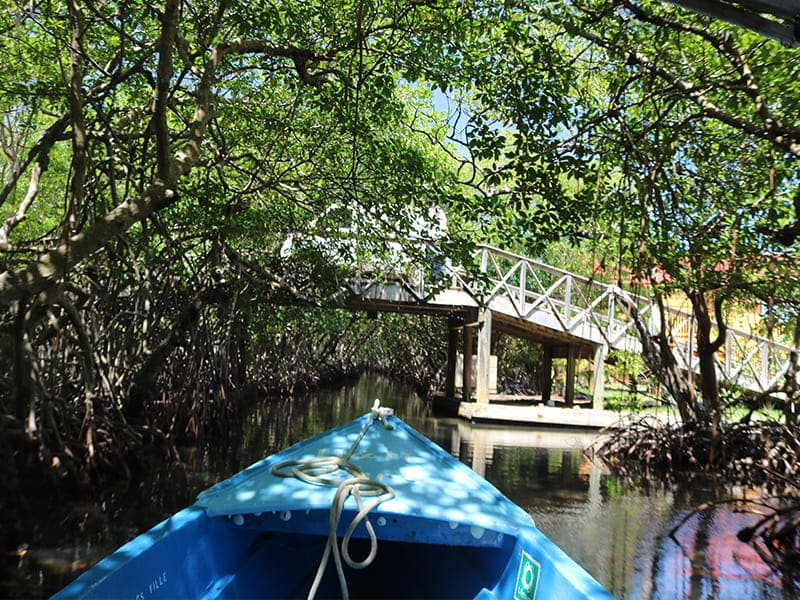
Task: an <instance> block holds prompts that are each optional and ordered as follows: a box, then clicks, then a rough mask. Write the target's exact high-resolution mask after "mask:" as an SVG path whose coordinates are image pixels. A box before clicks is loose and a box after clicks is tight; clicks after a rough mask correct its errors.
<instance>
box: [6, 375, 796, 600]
mask: <svg viewBox="0 0 800 600" xmlns="http://www.w3.org/2000/svg"><path fill="white" fill-rule="evenodd" d="M375 398H380V400H381V404H382V405H384V406H391V407H393V408H394V409H395V412H396V414H397V415H398V416H400V417H401V418H402V419H404V420H405V421H406V422H407V423H408V424H410V425H411V426H413V427H415V428H416V429H418V430H419V431H421V432H422V433H424V434H425V435H426V436H428V437H429V438H431V439H433V440H434V441H435V442H437V443H438V444H440V445H441V446H442V447H444V448H445V449H446V450H448V451H450V452H451V453H452V454H453V455H455V456H457V457H458V458H459V459H461V460H462V461H463V462H465V463H466V464H468V465H470V466H471V467H472V468H473V469H474V470H475V471H477V472H478V473H480V474H481V475H483V476H485V477H486V478H487V479H488V480H489V481H491V482H492V483H494V484H495V485H496V486H497V487H498V488H500V490H501V491H503V492H504V493H505V494H506V495H507V496H509V497H510V498H511V499H512V500H514V501H515V502H516V503H517V504H519V505H520V506H522V507H523V508H525V509H526V510H527V511H528V512H529V513H530V514H531V515H532V516H533V518H534V519H535V521H536V523H537V525H538V526H539V528H540V529H541V530H542V531H543V532H544V533H545V534H546V535H548V536H549V537H550V538H551V539H552V540H553V541H554V542H555V543H556V544H558V545H559V546H560V547H561V548H563V549H564V550H565V551H566V552H567V553H568V554H569V555H570V556H572V557H573V558H575V559H576V560H577V561H578V562H579V563H581V564H582V565H583V566H584V567H585V568H586V569H587V570H588V571H589V572H591V573H592V574H593V575H594V576H595V577H596V578H597V579H598V580H599V581H600V582H601V583H603V584H604V585H605V586H606V587H607V588H608V589H609V591H611V593H612V594H614V596H616V597H617V598H621V599H622V598H630V599H639V598H650V599H663V600H667V599H684V598H687V599H712V598H714V599H728V598H729V599H736V600H738V599H751V598H753V599H756V598H757V599H773V598H774V599H779V598H790V599H794V598H800V591H798V590H799V589H800V588H799V587H798V583H797V582H793V581H783V580H782V579H781V578H780V577H779V576H778V575H776V574H774V573H773V572H772V571H770V569H769V568H768V567H767V566H766V565H765V564H764V563H763V562H762V561H761V559H760V558H759V557H758V555H757V554H756V553H755V551H754V550H752V548H751V547H750V546H749V545H747V544H744V543H742V542H740V541H739V540H738V539H737V538H736V532H737V531H738V530H739V529H741V528H743V527H745V526H747V525H748V524H749V523H751V522H752V519H753V518H752V517H751V516H750V515H747V514H744V513H742V512H734V511H733V510H731V508H730V507H727V506H719V507H717V508H714V509H710V510H707V511H705V512H703V513H701V514H699V515H697V516H695V517H692V518H690V519H688V520H687V521H686V523H685V524H684V525H683V526H682V527H681V528H680V529H679V530H678V531H677V532H676V533H675V535H674V536H673V537H670V536H669V532H670V531H671V530H672V529H673V528H674V527H675V526H676V525H677V524H678V523H679V522H680V521H681V520H682V519H684V518H685V517H686V516H687V515H688V514H689V512H690V510H691V507H692V506H696V505H699V504H700V503H702V502H705V501H708V500H713V499H715V498H716V494H715V491H714V490H713V489H709V490H704V489H702V488H698V487H695V488H694V489H693V490H691V492H687V491H677V490H670V491H664V490H660V491H649V492H648V491H644V490H639V489H632V488H631V487H629V486H626V485H624V484H622V483H621V482H619V481H618V480H617V479H615V478H613V477H610V476H608V475H604V474H602V473H601V472H600V470H599V469H598V468H596V467H595V466H593V465H592V464H591V463H590V462H589V461H587V460H586V459H585V458H584V455H583V449H584V447H586V446H587V445H588V444H590V443H591V442H592V440H593V439H594V438H593V435H592V434H588V433H582V432H580V431H574V430H556V429H544V430H542V429H529V428H525V429H523V428H499V427H490V426H478V425H470V424H469V423H467V422H464V421H461V420H458V419H447V418H438V417H435V416H433V415H432V414H431V411H430V408H429V407H428V406H427V405H426V404H425V403H424V402H422V401H421V400H420V399H419V398H418V397H416V396H415V395H414V394H412V393H410V392H409V391H408V390H407V389H405V388H403V387H402V386H398V385H395V384H392V383H391V382H389V381H388V380H386V379H383V378H379V377H374V376H366V377H363V378H361V379H360V380H359V381H358V382H357V383H356V384H355V385H352V386H347V387H343V388H340V389H337V390H327V391H324V392H320V393H317V394H315V395H314V396H313V397H308V398H298V399H294V400H292V401H286V402H272V403H265V404H263V405H261V406H259V407H258V408H256V409H255V410H254V411H253V412H252V413H251V415H250V416H249V418H248V420H247V421H246V423H245V424H244V426H243V427H242V430H241V431H239V432H236V434H235V435H234V436H233V438H234V439H233V440H232V441H231V442H230V443H228V444H225V445H220V444H216V445H214V446H212V447H210V448H208V449H206V450H205V451H204V452H202V453H200V452H191V451H189V450H187V451H186V453H185V460H184V462H183V464H181V465H179V466H177V467H171V468H169V469H166V470H164V471H163V472H159V473H153V474H152V476H151V477H150V478H148V479H147V480H145V481H140V482H137V483H134V484H129V485H126V486H121V487H119V488H116V489H108V490H104V491H103V492H102V493H101V494H100V495H98V497H97V498H94V499H91V500H90V501H86V502H81V503H71V504H65V503H60V502H59V501H58V500H57V499H53V501H52V506H51V507H50V510H47V509H44V510H43V509H39V510H40V516H41V518H39V519H36V520H35V525H34V526H32V527H31V530H30V531H28V532H27V533H26V537H25V540H26V541H24V542H23V543H22V544H21V545H20V546H19V548H18V549H17V550H16V551H15V552H13V551H12V552H10V553H8V554H7V555H6V556H5V557H4V558H5V561H4V564H5V565H6V572H7V574H6V575H5V576H4V578H3V580H2V581H0V595H2V596H7V597H42V596H47V595H49V594H50V593H52V592H54V591H56V590H58V589H59V588H60V587H62V586H63V585H65V584H66V583H68V582H69V581H70V580H71V579H73V578H74V577H75V576H77V574H78V573H79V572H80V570H81V569H83V568H85V567H86V566H87V565H89V564H91V563H92V562H94V561H95V560H97V559H98V558H100V557H102V556H104V555H105V554H107V553H108V552H110V551H112V550H113V549H114V548H116V547H117V546H119V545H121V544H122V543H124V542H125V541H127V540H128V539H130V538H131V537H133V536H135V535H137V534H138V533H141V532H142V531H144V530H146V529H148V528H149V527H151V526H152V525H154V524H155V523H157V522H158V521H160V520H161V519H163V518H165V517H166V516H168V515H170V514H172V513H173V512H175V511H176V510H178V509H180V508H182V507H184V506H186V505H188V504H190V503H192V502H193V500H194V497H195V495H196V494H197V493H198V492H199V491H201V490H203V489H205V488H207V487H209V486H210V485H212V484H213V483H215V482H216V481H219V480H220V479H223V478H225V477H227V476H229V475H231V474H233V473H235V472H236V471H238V470H241V469H242V468H244V467H246V466H247V465H249V464H251V463H253V462H255V461H256V460H259V459H261V458H263V457H264V456H266V455H269V454H272V453H273V452H275V451H277V450H280V449H282V448H285V447H286V446H288V445H290V444H292V443H294V442H297V441H299V440H301V439H304V438H306V437H308V436H310V435H313V434H316V433H320V432H322V431H324V430H326V429H329V428H330V427H332V426H335V425H338V424H341V423H343V422H346V421H348V420H350V419H352V418H355V417H357V416H360V415H362V414H364V413H365V412H367V411H368V410H369V408H370V406H371V405H372V402H373V400H374V399H375ZM0 574H2V572H0Z"/></svg>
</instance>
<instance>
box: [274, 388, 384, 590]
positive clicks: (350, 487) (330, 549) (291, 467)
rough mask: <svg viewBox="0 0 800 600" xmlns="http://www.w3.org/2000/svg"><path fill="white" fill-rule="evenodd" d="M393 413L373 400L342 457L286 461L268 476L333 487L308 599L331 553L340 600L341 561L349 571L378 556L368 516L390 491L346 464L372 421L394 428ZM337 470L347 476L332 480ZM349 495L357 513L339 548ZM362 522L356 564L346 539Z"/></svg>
mask: <svg viewBox="0 0 800 600" xmlns="http://www.w3.org/2000/svg"><path fill="white" fill-rule="evenodd" d="M393 414H394V411H393V410H392V409H391V408H387V407H382V406H380V400H378V399H377V398H376V399H375V402H374V404H373V405H372V409H371V410H370V412H369V414H368V416H367V420H366V421H365V422H364V426H363V427H362V428H361V431H360V432H359V434H358V436H357V437H356V439H355V441H354V442H353V443H352V444H351V446H350V448H349V449H348V451H347V452H346V453H345V455H344V456H319V457H315V458H310V459H307V460H288V461H285V462H282V463H279V464H277V465H275V466H273V467H272V474H273V475H275V476H277V477H294V478H296V479H299V480H300V481H304V482H305V483H309V484H312V485H327V486H331V487H332V486H336V493H335V494H334V495H333V501H332V502H331V510H330V514H329V517H328V525H329V527H328V541H327V543H326V544H325V550H324V551H323V553H322V560H321V561H320V563H319V567H318V568H317V574H316V575H315V577H314V582H313V583H312V584H311V589H310V590H309V592H308V600H312V599H313V598H314V597H315V596H316V593H317V590H318V588H319V586H320V583H321V582H322V577H323V575H324V574H325V568H326V567H327V565H328V559H329V558H330V555H331V554H333V562H334V564H335V566H336V574H337V575H338V577H339V586H340V587H341V591H342V598H343V600H348V598H349V593H348V591H347V581H346V579H345V575H344V568H343V566H342V559H344V562H345V563H347V565H348V566H349V567H350V568H352V569H364V568H366V567H368V566H369V565H371V564H372V561H374V560H375V557H376V556H377V554H378V536H377V535H376V534H375V529H374V528H373V527H372V523H371V522H370V520H369V518H368V515H369V512H370V511H371V510H372V509H374V508H375V507H376V506H378V505H379V504H380V503H381V502H385V501H386V500H390V499H391V498H394V495H395V494H394V490H393V489H392V488H391V486H388V485H386V484H384V483H381V482H379V481H374V480H372V479H370V478H369V477H368V476H367V474H366V473H365V472H364V471H362V470H361V469H360V468H359V467H358V465H356V464H355V463H353V462H351V461H350V457H351V456H352V455H353V453H354V452H355V451H356V448H357V447H358V444H359V443H360V442H361V440H362V438H363V437H364V435H365V434H366V433H367V430H368V429H369V427H370V425H372V423H373V422H374V421H381V423H383V426H384V427H385V428H386V429H394V427H393V426H392V424H391V423H389V421H388V419H387V417H389V416H391V415H393ZM340 471H344V472H345V473H346V474H347V475H348V477H346V478H345V479H342V478H341V477H339V478H336V477H333V475H334V474H336V473H337V472H340ZM350 496H353V497H354V498H355V500H356V504H357V506H358V513H356V515H355V517H353V520H352V521H350V524H349V525H348V526H347V529H346V530H345V533H344V536H343V537H342V543H341V547H340V546H339V544H338V543H337V537H336V531H337V530H338V529H339V522H340V521H341V518H342V512H343V511H344V505H345V502H347V499H348V498H349V497H350ZM363 498H374V500H373V501H372V502H370V503H369V504H366V505H365V504H364V502H363ZM362 523H363V524H364V527H365V528H366V530H367V535H368V536H369V541H370V549H369V553H368V554H367V556H366V558H364V559H363V560H360V561H357V560H353V558H352V557H351V556H350V539H351V538H352V536H353V533H354V532H355V530H356V528H357V527H358V526H359V525H360V524H362Z"/></svg>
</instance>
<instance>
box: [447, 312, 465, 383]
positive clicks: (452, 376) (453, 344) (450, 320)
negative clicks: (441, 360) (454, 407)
mask: <svg viewBox="0 0 800 600" xmlns="http://www.w3.org/2000/svg"><path fill="white" fill-rule="evenodd" d="M460 324H461V321H460V320H459V319H458V317H455V316H453V315H450V316H448V317H447V374H446V376H445V380H444V395H445V397H446V398H455V397H456V360H457V359H456V356H457V355H458V327H459V325H460Z"/></svg>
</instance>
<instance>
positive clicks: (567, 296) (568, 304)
mask: <svg viewBox="0 0 800 600" xmlns="http://www.w3.org/2000/svg"><path fill="white" fill-rule="evenodd" d="M564 322H565V323H566V324H567V327H568V328H569V327H572V275H568V276H567V291H566V292H565V293H564Z"/></svg>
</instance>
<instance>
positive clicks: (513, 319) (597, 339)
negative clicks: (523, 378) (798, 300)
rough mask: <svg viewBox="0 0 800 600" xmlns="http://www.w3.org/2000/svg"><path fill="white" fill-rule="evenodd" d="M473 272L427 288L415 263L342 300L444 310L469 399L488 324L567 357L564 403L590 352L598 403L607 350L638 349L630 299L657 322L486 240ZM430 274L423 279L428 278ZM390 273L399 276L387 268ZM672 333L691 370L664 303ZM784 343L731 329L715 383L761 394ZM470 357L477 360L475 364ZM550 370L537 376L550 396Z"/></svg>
mask: <svg viewBox="0 0 800 600" xmlns="http://www.w3.org/2000/svg"><path fill="white" fill-rule="evenodd" d="M477 252H478V256H477V258H478V259H479V263H478V264H479V265H480V267H479V272H477V273H467V272H465V271H464V269H460V268H445V269H444V273H443V275H442V274H440V276H443V277H444V280H443V281H440V282H439V285H436V286H434V285H433V283H432V281H431V275H433V274H434V273H433V271H434V269H431V268H430V267H428V268H426V269H423V268H420V269H413V270H411V271H414V273H413V275H411V276H406V277H402V278H400V279H390V278H386V280H383V279H381V280H379V279H378V278H376V277H374V276H365V275H361V276H358V277H356V278H355V279H354V280H353V281H352V282H351V284H350V286H349V292H350V297H349V299H348V306H349V307H350V308H353V309H362V310H372V311H378V310H385V311H395V312H419V313H430V314H442V315H447V316H448V318H449V324H450V340H449V346H448V348H449V349H448V365H449V368H448V376H447V382H446V395H448V396H449V397H455V389H456V379H457V375H460V380H461V381H462V382H463V385H462V394H463V397H464V399H465V400H469V399H471V398H472V397H473V394H472V390H471V389H470V387H471V386H470V381H471V379H472V377H473V372H474V374H475V377H474V381H475V393H474V397H475V399H476V400H477V401H478V402H479V403H485V402H488V401H489V393H490V389H489V381H490V377H489V376H490V365H491V360H490V359H491V357H490V349H489V348H490V343H491V336H492V331H493V330H494V331H497V332H499V333H507V334H510V335H514V336H517V337H520V338H525V339H529V340H531V341H534V342H537V343H540V344H542V346H543V348H544V352H543V361H544V364H543V369H542V371H543V372H544V373H550V372H551V370H552V360H553V358H557V357H558V358H566V359H567V360H566V370H567V373H566V383H565V392H564V397H565V399H566V403H567V405H568V406H571V405H572V403H573V400H574V398H575V363H576V360H577V359H579V358H588V359H590V360H591V361H592V362H593V364H594V370H593V373H594V375H593V396H594V401H593V406H594V408H602V396H603V379H604V378H603V363H604V360H605V358H606V357H607V356H608V351H609V349H621V350H626V351H629V352H635V353H640V352H641V342H640V339H639V337H638V335H637V330H636V327H635V324H634V321H633V319H632V317H631V311H630V309H629V307H630V306H636V307H637V309H638V312H639V314H640V315H641V316H642V318H644V319H646V320H647V324H648V326H649V327H650V331H652V332H655V331H657V329H658V327H659V324H660V323H659V319H660V315H659V312H658V309H657V307H655V305H654V303H653V302H652V301H651V300H650V299H648V298H645V297H643V296H638V295H634V294H630V293H628V292H626V291H624V290H622V289H621V288H619V287H617V286H614V285H608V284H603V283H599V282H596V281H593V280H590V279H587V278H585V277H581V276H579V275H575V274H573V273H569V272H566V271H563V270H561V269H558V268H556V267H552V266H549V265H546V264H543V263H540V262H537V261H534V260H531V259H527V258H524V257H522V256H518V255H515V254H511V253H509V252H504V251H502V250H498V249H496V248H491V247H488V246H480V247H478V249H477ZM426 274H427V277H426ZM393 277H396V275H393ZM666 311H667V312H666V318H667V319H669V329H670V331H671V332H672V336H673V338H674V344H673V352H674V355H675V358H676V360H677V362H678V365H680V366H681V367H683V369H684V370H685V371H686V372H687V373H695V372H696V371H697V368H698V361H697V356H696V352H695V348H694V338H695V335H694V327H695V321H694V318H693V317H692V315H690V314H688V313H685V312H681V311H678V310H674V309H670V308H667V309H666ZM459 332H463V347H464V348H465V349H472V347H473V332H476V333H477V335H475V336H474V337H476V338H477V344H476V349H475V351H474V354H475V356H474V358H473V352H470V351H465V352H464V356H463V371H462V372H460V373H458V374H456V369H455V365H456V363H457V362H458V361H457V360H456V357H457V348H458V337H457V336H458V334H459ZM790 352H791V348H790V347H789V346H786V345H784V344H780V343H777V342H774V341H772V340H769V339H766V338H763V337H759V336H757V335H753V334H750V333H746V332H743V331H739V330H736V329H732V328H729V329H728V333H727V339H726V342H725V344H724V346H723V347H722V348H721V349H720V351H719V352H718V353H717V368H718V372H719V375H720V378H721V380H722V381H724V382H726V383H728V384H731V385H734V386H739V387H743V388H746V389H749V390H755V391H759V392H761V391H766V390H769V389H771V388H772V387H774V386H775V385H776V383H777V382H778V381H779V380H780V379H781V377H782V376H783V375H784V374H785V373H786V370H787V368H788V366H789V361H790ZM473 363H474V365H473ZM551 388H552V380H551V377H545V378H543V380H542V396H543V400H544V401H547V400H549V398H550V394H551Z"/></svg>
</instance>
